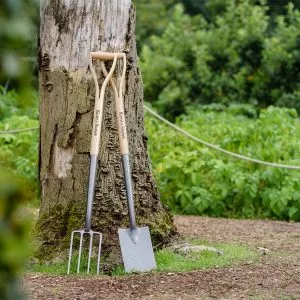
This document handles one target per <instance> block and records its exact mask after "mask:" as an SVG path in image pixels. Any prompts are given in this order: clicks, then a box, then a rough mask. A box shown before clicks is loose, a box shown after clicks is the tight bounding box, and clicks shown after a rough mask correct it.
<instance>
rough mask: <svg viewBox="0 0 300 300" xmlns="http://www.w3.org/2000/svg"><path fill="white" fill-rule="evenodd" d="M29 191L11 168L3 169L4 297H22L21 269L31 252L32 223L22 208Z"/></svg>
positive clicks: (0, 284)
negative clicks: (26, 217)
mask: <svg viewBox="0 0 300 300" xmlns="http://www.w3.org/2000/svg"><path fill="white" fill-rule="evenodd" d="M25 198H26V191H25V190H23V189H22V184H21V183H20V182H19V180H18V177H17V176H14V175H12V174H10V171H9V170H8V169H6V170H3V169H1V171H0V257H1V259H0V295H1V299H3V300H18V299H23V295H22V294H21V292H20V290H19V280H18V279H17V278H18V277H19V276H20V273H21V271H22V270H23V269H24V266H25V262H26V259H27V256H28V255H29V253H30V247H29V243H28V239H29V231H30V226H29V222H28V221H26V222H25V221H24V219H25V217H24V213H22V212H21V211H20V209H19V205H20V203H22V202H23V201H24V199H25Z"/></svg>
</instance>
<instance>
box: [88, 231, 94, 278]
mask: <svg viewBox="0 0 300 300" xmlns="http://www.w3.org/2000/svg"><path fill="white" fill-rule="evenodd" d="M92 247H93V231H91V232H90V248H89V257H88V266H87V273H90V264H91V256H92Z"/></svg>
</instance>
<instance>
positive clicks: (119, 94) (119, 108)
mask: <svg viewBox="0 0 300 300" xmlns="http://www.w3.org/2000/svg"><path fill="white" fill-rule="evenodd" d="M122 58H123V72H122V77H121V81H120V86H119V91H118V90H117V88H116V85H115V83H114V81H113V80H112V78H110V84H111V86H112V88H113V91H114V95H115V104H116V113H117V126H118V133H119V142H120V152H121V154H122V155H123V154H129V147H128V138H127V129H126V120H125V112H124V102H123V93H124V83H125V74H126V55H125V54H124V53H122ZM101 70H102V72H103V74H104V76H105V77H106V78H107V76H108V73H107V70H106V68H105V66H104V64H103V63H101Z"/></svg>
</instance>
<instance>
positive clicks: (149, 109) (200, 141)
mask: <svg viewBox="0 0 300 300" xmlns="http://www.w3.org/2000/svg"><path fill="white" fill-rule="evenodd" d="M144 108H145V110H146V111H147V112H148V113H150V114H151V115H153V116H154V117H155V118H157V119H158V120H160V121H161V122H163V123H165V124H167V125H168V126H170V127H172V128H173V129H175V130H177V131H178V132H180V133H181V134H183V135H185V136H186V137H189V138H190V139H192V140H194V141H196V142H198V143H200V144H202V145H205V146H206V147H209V148H212V149H214V150H217V151H220V152H222V153H225V154H227V155H230V156H233V157H235V158H238V159H242V160H245V161H248V162H253V163H256V164H260V165H265V166H269V167H274V168H283V169H291V170H300V166H293V165H285V164H277V163H272V162H267V161H263V160H259V159H255V158H251V157H247V156H244V155H241V154H237V153H234V152H231V151H228V150H225V149H223V148H220V147H218V146H216V145H214V144H211V143H208V142H206V141H204V140H202V139H199V138H197V137H195V136H193V135H192V134H190V133H188V132H186V131H184V130H183V129H181V128H179V127H178V126H176V125H174V124H173V123H171V122H169V121H168V120H166V119H165V118H163V117H162V116H160V115H159V114H157V113H156V112H155V111H153V110H152V109H151V108H149V107H147V106H145V105H144Z"/></svg>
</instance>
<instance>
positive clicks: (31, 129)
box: [0, 127, 39, 134]
mask: <svg viewBox="0 0 300 300" xmlns="http://www.w3.org/2000/svg"><path fill="white" fill-rule="evenodd" d="M37 129H39V127H31V128H22V129H15V130H4V131H0V134H15V133H21V132H26V131H34V130H37Z"/></svg>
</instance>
